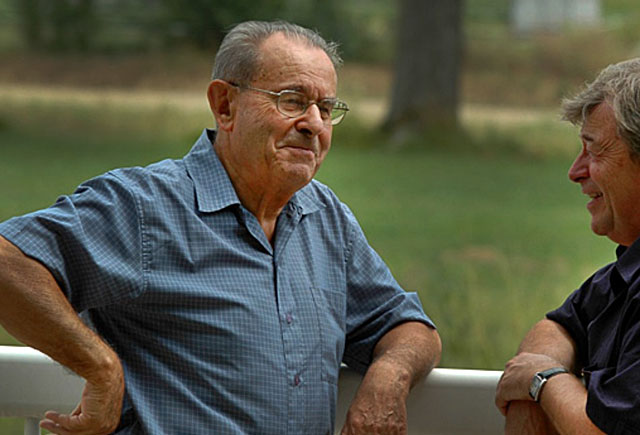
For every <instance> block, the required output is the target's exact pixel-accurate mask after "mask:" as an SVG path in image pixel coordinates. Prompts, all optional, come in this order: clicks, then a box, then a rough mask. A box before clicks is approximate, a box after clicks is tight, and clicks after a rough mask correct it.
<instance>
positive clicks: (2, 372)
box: [0, 346, 504, 435]
mask: <svg viewBox="0 0 640 435" xmlns="http://www.w3.org/2000/svg"><path fill="white" fill-rule="evenodd" d="M500 374H501V372H499V371H484V370H458V369H435V370H434V371H433V372H432V373H431V374H430V375H429V377H428V378H427V379H426V380H425V381H424V382H422V383H421V384H419V385H417V386H416V387H415V388H414V389H413V391H412V392H411V395H410V396H409V401H408V403H407V409H408V415H409V434H421V435H427V434H447V435H455V434H498V433H502V431H503V424H504V420H503V418H502V416H501V415H500V413H499V412H498V410H497V409H496V408H495V406H494V405H493V396H494V392H495V387H496V384H497V383H498V379H499V378H500ZM359 383H360V376H359V375H358V374H356V373H355V372H354V371H352V370H350V369H348V368H345V369H343V370H342V371H341V373H340V385H339V397H338V411H337V416H336V428H338V430H339V428H341V427H342V423H343V421H344V417H345V414H346V412H347V409H348V407H349V403H350V402H351V399H352V398H353V395H354V394H355V392H356V389H357V388H358V385H359ZM83 384H84V382H83V380H82V379H81V378H79V377H78V376H76V375H74V374H72V373H71V372H69V371H68V370H66V369H65V368H63V367H62V366H60V365H59V364H57V363H55V362H54V361H53V360H51V359H50V358H49V357H47V356H46V355H44V354H42V353H40V352H38V351H37V350H35V349H31V348H28V347H17V346H0V417H19V418H24V419H25V430H24V433H25V435H32V434H33V435H35V434H39V433H40V432H39V429H38V421H39V420H40V418H41V417H42V415H43V414H44V412H45V411H47V410H50V409H55V410H59V411H64V412H68V411H70V410H72V409H73V408H74V407H75V406H76V405H77V402H78V400H79V398H80V393H81V391H82V386H83Z"/></svg>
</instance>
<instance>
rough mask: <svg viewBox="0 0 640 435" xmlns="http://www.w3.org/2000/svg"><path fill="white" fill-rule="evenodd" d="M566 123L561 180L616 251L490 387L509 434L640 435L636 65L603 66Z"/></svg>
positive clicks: (639, 92) (639, 90) (568, 107)
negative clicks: (576, 191)
mask: <svg viewBox="0 0 640 435" xmlns="http://www.w3.org/2000/svg"><path fill="white" fill-rule="evenodd" d="M563 107H564V117H565V119H567V120H569V121H571V122H572V123H574V124H581V125H582V128H581V131H580V138H581V140H582V149H581V151H580V153H579V154H578V157H577V158H576V159H575V161H574V162H573V165H572V166H571V169H570V170H569V178H570V179H571V181H573V182H575V183H578V184H579V185H580V186H581V187H582V193H584V194H585V195H587V196H588V197H589V198H590V200H589V203H588V204H587V209H588V210H589V212H590V213H591V229H592V230H593V232H594V233H596V234H598V235H603V236H607V237H608V238H609V239H611V240H612V241H614V242H616V243H617V244H618V245H619V246H618V248H617V250H616V255H617V261H615V262H614V263H611V264H609V265H607V266H605V267H603V268H602V269H600V270H598V271H597V272H596V273H595V274H594V275H593V276H591V277H590V278H589V279H588V280H587V281H586V282H585V283H584V284H583V285H582V286H581V287H580V288H579V289H578V290H576V291H575V292H574V293H573V294H571V296H569V298H568V299H567V300H566V301H565V302H564V304H563V305H562V306H561V307H560V308H558V309H556V310H554V311H552V312H550V313H548V314H547V316H546V318H545V319H544V320H541V321H540V322H538V323H537V324H536V325H535V326H534V327H533V329H532V330H531V331H530V332H529V333H528V334H527V336H526V337H525V339H524V340H523V342H522V344H521V345H520V349H519V351H518V354H517V355H516V356H515V357H514V358H513V359H511V360H510V361H509V362H508V363H507V365H506V367H505V371H504V375H503V376H502V379H501V380H500V383H499V385H498V390H497V393H496V404H497V406H498V408H499V409H500V410H501V411H502V413H503V414H505V415H506V417H507V421H506V433H509V434H534V433H535V434H543V433H558V432H559V433H562V434H568V433H572V434H574V433H575V434H592V433H594V434H596V433H603V432H604V433H609V434H638V433H640V240H638V239H639V238H640V59H639V58H636V59H632V60H628V61H625V62H621V63H618V64H616V65H611V66H609V67H607V68H606V69H605V70H603V71H602V72H601V73H600V75H599V76H598V77H597V78H596V80H595V81H594V82H593V83H591V84H590V85H588V86H587V87H586V88H585V89H584V90H583V91H582V92H581V93H580V94H578V95H577V96H576V97H574V98H572V99H569V100H565V102H564V104H563Z"/></svg>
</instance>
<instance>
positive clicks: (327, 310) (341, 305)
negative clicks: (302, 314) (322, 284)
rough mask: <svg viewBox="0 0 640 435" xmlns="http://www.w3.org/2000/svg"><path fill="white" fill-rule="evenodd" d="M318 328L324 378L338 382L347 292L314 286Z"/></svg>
mask: <svg viewBox="0 0 640 435" xmlns="http://www.w3.org/2000/svg"><path fill="white" fill-rule="evenodd" d="M311 294H312V296H313V303H314V305H315V312H316V318H317V322H318V324H317V328H318V333H319V335H320V343H321V346H322V349H321V354H322V361H321V364H322V380H323V381H326V382H330V383H332V384H337V383H338V373H339V369H340V363H341V362H342V355H343V353H344V343H345V322H346V294H344V293H341V292H337V291H332V290H327V289H323V288H317V287H312V288H311Z"/></svg>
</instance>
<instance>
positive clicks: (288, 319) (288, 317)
mask: <svg viewBox="0 0 640 435" xmlns="http://www.w3.org/2000/svg"><path fill="white" fill-rule="evenodd" d="M287 323H288V324H289V325H291V324H292V323H293V316H292V315H291V313H287Z"/></svg>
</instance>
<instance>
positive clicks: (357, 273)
mask: <svg viewBox="0 0 640 435" xmlns="http://www.w3.org/2000/svg"><path fill="white" fill-rule="evenodd" d="M339 64H340V58H339V57H338V55H337V51H336V47H335V45H334V44H331V43H327V42H326V41H324V40H323V39H322V38H321V37H320V36H319V35H318V34H316V33H315V32H312V31H309V30H307V29H304V28H301V27H299V26H296V25H292V24H289V23H284V22H274V23H265V22H247V23H242V24H240V25H238V26H236V27H235V28H234V29H232V30H231V31H230V33H229V34H228V35H227V36H226V38H225V40H224V42H223V43H222V45H221V47H220V49H219V51H218V53H217V56H216V61H215V66H214V73H213V81H212V82H211V83H210V85H209V87H208V92H207V95H208V99H209V103H210V107H211V110H212V112H213V115H214V117H215V120H216V123H217V130H208V129H206V130H204V132H203V133H202V135H201V136H200V138H199V139H198V141H197V142H196V144H195V145H194V146H193V148H192V150H191V151H190V152H189V153H188V154H187V155H186V156H185V157H184V158H183V159H180V160H165V161H162V162H159V163H156V164H152V165H150V166H148V167H145V168H139V167H137V168H126V169H118V170H113V171H110V172H109V173H107V174H104V175H101V176H98V177H96V178H94V179H92V180H89V181H87V182H85V183H84V184H82V185H81V186H80V187H79V188H78V189H77V191H76V192H75V193H73V194H72V195H69V196H65V197H61V198H60V199H59V200H58V201H57V202H56V203H55V204H54V205H53V206H52V207H50V208H48V209H45V210H41V211H37V212H35V213H32V214H28V215H26V216H22V217H16V218H13V219H10V220H9V221H7V222H5V223H3V224H0V235H1V237H0V295H1V297H2V300H3V303H2V304H0V321H1V322H2V325H3V326H4V327H5V328H6V329H7V330H8V331H9V332H10V333H11V334H13V335H14V336H15V337H17V338H18V339H19V340H21V341H23V342H24V343H26V344H28V345H30V346H33V347H35V348H37V349H40V350H42V351H43V352H45V353H46V354H48V355H50V356H51V357H52V358H53V359H55V360H57V361H59V362H60V363H61V364H63V365H65V366H67V367H69V368H70V369H71V370H73V371H74V372H76V373H77V374H79V375H80V376H82V377H83V378H85V379H86V386H85V389H84V392H83V395H82V398H81V400H80V404H79V405H78V407H77V408H76V409H75V410H73V411H72V412H71V413H69V414H61V413H58V412H53V411H51V412H48V413H46V415H45V418H44V419H43V421H42V422H41V426H42V427H44V428H45V429H47V430H49V431H51V432H54V433H58V434H88V433H109V432H114V431H115V432H116V433H120V434H139V433H151V434H160V433H167V434H179V433H185V434H186V433H189V434H191V433H215V434H244V433H246V434H274V435H275V434H278V435H281V434H328V433H332V431H333V430H334V427H333V425H334V417H335V407H336V400H337V381H338V372H339V367H340V364H341V363H342V362H345V363H346V364H348V365H350V366H351V367H353V368H355V369H357V370H359V371H361V372H362V373H363V374H364V378H363V380H362V383H361V386H360V388H359V390H358V392H357V394H356V397H355V398H354V401H353V403H352V404H351V407H350V409H349V412H348V416H347V421H346V423H345V426H344V428H343V429H342V433H343V434H403V433H406V431H407V428H406V404H405V402H406V398H407V395H408V393H409V390H410V388H411V386H412V385H414V384H415V383H416V382H417V381H418V380H419V379H420V378H421V377H423V376H425V375H426V374H427V373H428V372H429V371H430V370H431V369H432V368H433V367H434V365H435V364H436V363H437V361H438V360H439V357H440V352H441V344H440V339H439V337H438V334H437V332H436V331H435V328H434V325H433V323H432V322H431V321H430V320H429V318H428V317H427V316H426V315H425V314H424V312H423V310H422V308H421V305H420V302H419V300H418V298H417V296H416V295H415V294H412V293H406V292H404V291H403V290H402V289H401V288H400V286H399V285H398V283H397V282H396V281H395V280H394V278H393V277H392V275H391V273H390V272H389V270H388V268H387V267H386V266H385V264H384V263H383V261H382V260H381V259H380V257H378V255H377V254H376V253H375V252H374V251H373V249H372V248H371V247H370V246H369V245H368V243H367V241H366V239H365V237H364V234H363V232H362V230H361V229H360V227H359V225H358V223H357V222H356V220H355V218H354V216H353V215H352V213H351V212H350V210H349V209H348V208H347V206H346V205H344V204H343V203H341V202H340V201H339V199H338V198H337V197H336V196H335V195H334V194H333V192H332V191H331V190H330V189H329V188H327V187H326V186H324V185H322V184H321V183H319V182H317V181H315V180H313V177H314V175H315V174H316V172H317V170H318V168H319V167H320V165H321V163H322V161H323V159H324V158H325V156H326V155H327V153H328V151H329V148H330V146H331V133H332V129H333V126H334V125H336V124H338V123H339V122H340V121H341V120H342V119H343V118H344V116H345V114H346V112H347V110H348V107H347V105H346V104H345V103H344V102H342V101H340V100H339V99H338V98H336V89H337V75H336V69H337V66H338V65H339ZM77 313H80V314H81V316H79V315H78V314H77ZM81 319H82V320H81Z"/></svg>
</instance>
